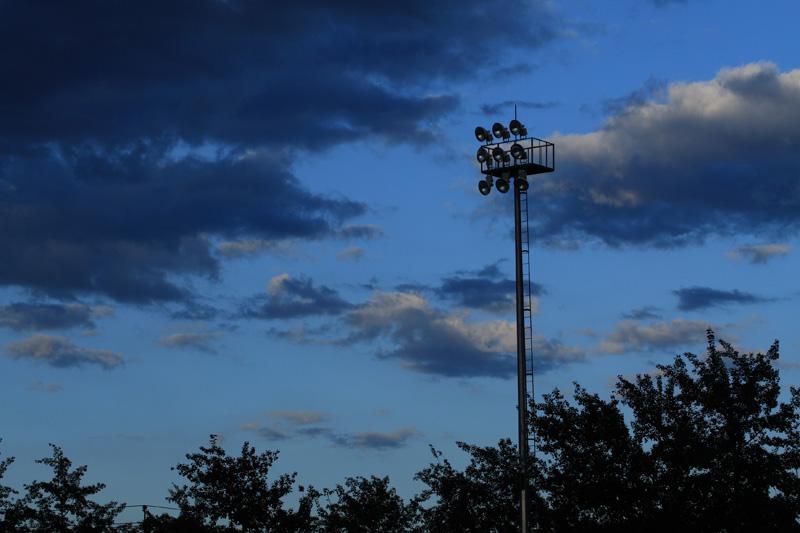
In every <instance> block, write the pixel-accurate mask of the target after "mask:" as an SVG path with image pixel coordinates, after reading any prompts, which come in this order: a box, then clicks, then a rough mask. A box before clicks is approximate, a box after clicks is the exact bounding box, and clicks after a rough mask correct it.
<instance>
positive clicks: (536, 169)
mask: <svg viewBox="0 0 800 533" xmlns="http://www.w3.org/2000/svg"><path fill="white" fill-rule="evenodd" d="M512 136H513V137H514V139H513V140H512V139H511V137H512ZM475 138H476V139H478V141H480V142H482V143H485V145H484V146H482V147H480V148H479V149H478V153H477V158H478V162H479V163H480V164H481V173H482V174H484V175H485V176H486V177H485V178H484V179H482V180H481V181H480V182H479V183H478V189H479V190H480V191H481V194H483V195H484V196H485V195H487V194H489V193H490V192H491V190H492V184H493V183H494V184H495V187H496V188H497V190H498V191H500V192H501V193H506V192H508V190H509V188H510V186H511V180H513V185H514V241H515V245H516V247H515V252H516V253H515V265H516V278H517V294H516V304H517V305H516V307H517V404H518V407H517V415H518V433H519V483H520V495H519V507H520V532H521V533H528V531H529V530H528V398H529V396H528V387H527V385H528V379H530V380H531V382H532V380H533V354H532V353H530V352H532V346H531V345H530V343H529V341H530V340H531V338H530V337H528V336H527V334H526V333H527V332H530V327H531V326H530V316H531V307H530V305H531V304H530V263H529V260H528V267H529V269H528V273H527V276H526V272H525V268H524V267H525V264H526V262H525V258H526V257H529V255H526V254H528V218H527V213H528V195H527V191H528V176H531V175H534V174H541V173H544V172H553V170H554V169H555V145H553V143H550V142H547V141H543V140H541V139H536V138H534V137H528V131H527V129H526V128H525V126H523V125H522V124H521V123H520V122H519V121H518V120H517V119H516V118H515V119H514V120H512V121H511V123H510V124H509V125H508V128H506V127H505V126H503V125H502V124H500V123H499V122H496V123H495V124H494V125H493V126H492V129H491V130H487V129H485V128H481V127H477V128H475ZM495 139H497V140H501V141H500V142H493V141H494V140H495ZM509 145H510V147H509ZM523 196H524V199H523ZM523 201H524V204H523ZM523 205H524V209H523ZM526 281H527V287H528V293H527V298H526V293H525V287H526ZM526 312H527V317H526ZM526 318H527V320H526ZM526 322H527V324H526Z"/></svg>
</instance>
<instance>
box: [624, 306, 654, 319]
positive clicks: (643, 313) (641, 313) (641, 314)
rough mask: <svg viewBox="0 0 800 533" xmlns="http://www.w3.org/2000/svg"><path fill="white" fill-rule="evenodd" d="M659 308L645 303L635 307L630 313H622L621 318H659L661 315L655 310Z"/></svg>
mask: <svg viewBox="0 0 800 533" xmlns="http://www.w3.org/2000/svg"><path fill="white" fill-rule="evenodd" d="M658 310H659V309H658V308H657V307H653V306H651V305H646V306H644V307H637V308H636V309H634V310H633V311H631V312H630V313H623V315H622V318H628V319H631V320H653V319H658V318H661V315H660V314H659V313H658V312H657V311H658Z"/></svg>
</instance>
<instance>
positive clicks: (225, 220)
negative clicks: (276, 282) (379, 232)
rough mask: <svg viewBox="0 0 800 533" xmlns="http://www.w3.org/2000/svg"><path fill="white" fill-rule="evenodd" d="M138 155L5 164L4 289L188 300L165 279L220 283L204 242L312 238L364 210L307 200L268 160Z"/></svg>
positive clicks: (1, 207) (278, 164)
mask: <svg viewBox="0 0 800 533" xmlns="http://www.w3.org/2000/svg"><path fill="white" fill-rule="evenodd" d="M142 150H143V151H144V152H146V153H144V154H137V153H132V154H127V155H124V156H119V158H117V157H116V156H114V157H111V156H109V157H111V159H109V158H104V157H101V156H98V155H92V157H91V161H85V160H83V159H84V157H83V156H80V157H77V158H76V159H75V160H72V161H71V162H70V161H66V160H65V161H49V162H48V163H47V164H44V165H41V164H34V163H32V162H25V161H22V160H18V161H17V160H15V161H16V162H15V163H11V164H9V165H8V166H7V167H6V169H5V175H4V179H5V180H7V181H8V182H10V183H12V184H13V187H9V188H7V189H6V190H4V192H2V193H0V228H2V230H0V247H2V249H3V250H4V253H5V258H6V260H4V261H2V262H0V284H3V285H20V286H25V287H30V288H35V289H37V290H40V291H44V292H46V293H49V294H51V295H53V296H61V297H63V296H65V295H71V294H75V293H95V294H104V295H107V296H110V297H112V298H115V299H117V300H119V301H128V302H144V303H146V302H151V301H168V300H179V299H186V298H188V296H189V295H188V293H187V291H186V290H185V289H184V288H183V287H182V286H181V285H179V284H178V283H177V282H176V280H175V278H174V277H173V276H172V274H186V275H199V276H205V277H208V278H212V279H213V278H215V277H216V276H217V275H218V271H219V264H218V259H217V258H216V257H215V256H214V255H213V254H212V243H211V242H210V240H209V239H208V238H207V237H206V235H219V236H222V237H232V236H241V235H252V236H258V237H263V238H284V237H298V238H315V237H317V236H319V235H322V234H326V233H328V232H329V231H330V230H331V228H333V227H337V226H339V225H340V224H341V223H342V222H343V221H345V220H347V219H349V218H352V217H354V216H357V215H360V214H362V213H363V212H364V211H365V206H363V205H362V204H360V203H358V202H353V201H350V200H347V199H344V198H331V197H325V196H321V195H315V194H312V193H310V192H309V191H308V190H306V189H305V188H304V187H302V185H300V183H299V182H298V181H297V179H295V178H294V177H292V176H291V174H289V173H287V171H286V168H285V166H284V165H283V164H284V161H283V160H282V158H280V157H277V156H275V155H273V154H265V153H254V154H237V155H229V156H227V157H225V158H223V159H221V160H218V161H213V162H208V161H202V160H200V159H194V158H185V159H182V160H178V161H172V160H164V161H161V162H159V160H158V158H153V159H151V158H150V155H148V154H149V149H148V148H146V147H142ZM162 155H163V154H162ZM140 157H141V159H140ZM117 159H124V161H118V160H117Z"/></svg>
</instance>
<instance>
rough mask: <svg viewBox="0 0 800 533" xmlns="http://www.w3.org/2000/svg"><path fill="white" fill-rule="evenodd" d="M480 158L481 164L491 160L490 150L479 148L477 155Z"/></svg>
mask: <svg viewBox="0 0 800 533" xmlns="http://www.w3.org/2000/svg"><path fill="white" fill-rule="evenodd" d="M476 157H477V158H478V162H479V163H485V162H486V160H487V159H489V150H487V149H486V148H484V147H480V148H478V154H477V155H476Z"/></svg>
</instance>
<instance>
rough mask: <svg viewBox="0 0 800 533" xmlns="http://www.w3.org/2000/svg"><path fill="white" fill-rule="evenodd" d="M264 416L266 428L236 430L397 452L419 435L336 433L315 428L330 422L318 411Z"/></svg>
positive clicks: (407, 431)
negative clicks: (396, 449)
mask: <svg viewBox="0 0 800 533" xmlns="http://www.w3.org/2000/svg"><path fill="white" fill-rule="evenodd" d="M264 416H265V417H266V418H269V419H270V420H271V421H272V422H271V424H270V425H269V426H263V425H261V423H259V422H248V423H245V424H242V425H240V426H239V429H241V430H244V431H254V432H256V433H258V435H259V436H261V437H262V438H264V439H267V440H288V439H293V438H297V437H312V438H315V437H321V438H324V439H327V440H329V441H330V442H331V443H332V444H333V445H334V446H341V447H345V448H359V449H375V450H384V449H389V448H401V447H403V446H405V445H406V443H407V441H408V440H410V439H412V438H414V437H418V436H421V435H422V433H421V432H420V431H419V430H417V428H416V427H415V426H410V427H407V428H399V429H397V430H395V431H393V432H391V433H380V432H376V431H361V432H358V433H340V432H336V431H334V430H333V429H332V428H330V427H324V426H319V425H315V424H321V423H323V422H327V421H328V420H330V418H331V415H330V414H328V413H323V412H319V411H304V410H299V411H291V410H288V411H270V412H268V413H266V414H265V415H264ZM308 426H312V427H308Z"/></svg>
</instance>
